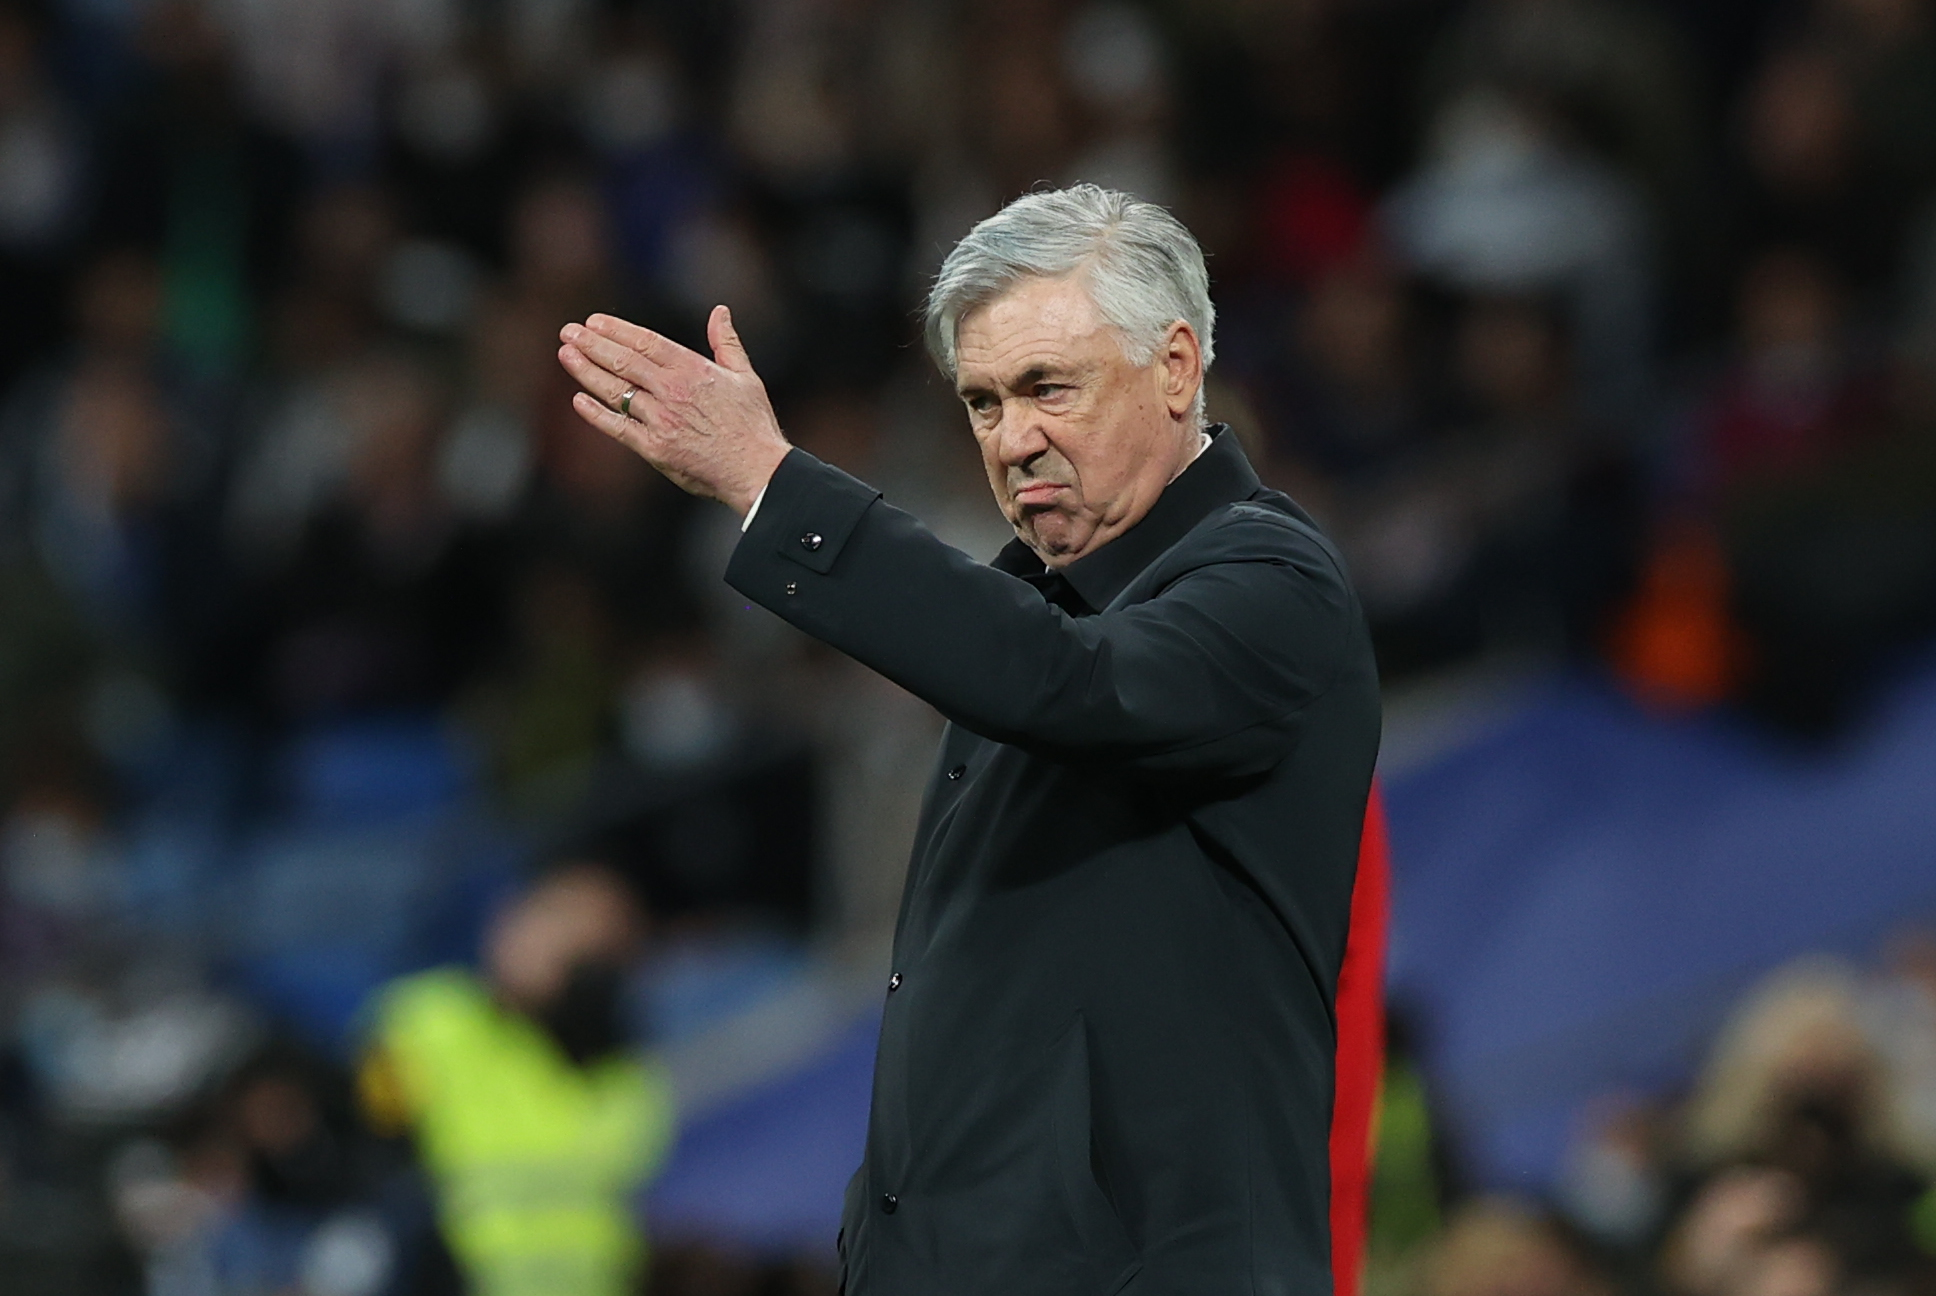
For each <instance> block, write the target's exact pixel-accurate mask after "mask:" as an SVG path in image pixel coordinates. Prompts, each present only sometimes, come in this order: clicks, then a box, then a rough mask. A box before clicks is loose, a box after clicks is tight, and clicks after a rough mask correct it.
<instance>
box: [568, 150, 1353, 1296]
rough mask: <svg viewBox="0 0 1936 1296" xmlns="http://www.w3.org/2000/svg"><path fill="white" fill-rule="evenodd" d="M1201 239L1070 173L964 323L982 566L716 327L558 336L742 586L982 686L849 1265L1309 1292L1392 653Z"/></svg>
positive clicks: (974, 266) (589, 404)
mask: <svg viewBox="0 0 1936 1296" xmlns="http://www.w3.org/2000/svg"><path fill="white" fill-rule="evenodd" d="M1213 318H1214V316H1213V310H1212V307H1211V304H1210V297H1209V280H1208V276H1207V274H1206V273H1205V270H1204V263H1203V257H1202V253H1201V252H1200V251H1199V250H1198V248H1197V245H1196V242H1195V240H1194V239H1192V238H1191V236H1190V234H1189V232H1188V231H1187V230H1185V229H1184V228H1183V227H1182V225H1180V224H1179V223H1177V221H1176V220H1175V219H1174V218H1172V217H1171V216H1170V215H1169V214H1168V213H1166V212H1164V211H1163V210H1162V209H1160V208H1157V207H1154V206H1151V205H1149V204H1147V203H1142V202H1137V201H1135V200H1133V199H1130V198H1127V197H1125V196H1123V195H1121V194H1115V193H1110V192H1107V191H1104V190H1101V189H1097V188H1094V187H1092V186H1078V187H1076V188H1073V189H1067V190H1062V191H1059V192H1049V193H1035V194H1031V195H1029V196H1027V197H1025V198H1022V199H1020V200H1018V201H1016V202H1014V203H1012V204H1011V205H1009V206H1008V207H1007V208H1005V209H1003V210H1002V211H1001V212H999V213H997V214H996V215H994V216H992V217H990V218H989V219H987V220H985V221H983V222H982V223H981V224H980V225H978V226H976V227H975V229H974V230H973V231H972V232H970V233H969V235H968V236H967V237H966V238H965V239H963V240H962V242H961V243H960V245H959V246H957V247H956V248H955V249H954V251H953V252H952V253H951V254H950V255H949V256H948V258H947V261H946V263H945V264H944V265H943V266H942V269H941V272H940V275H939V277H938V279H937V280H936V283H935V285H934V289H933V292H932V294H931V295H930V297H929V300H928V331H929V343H930V346H931V349H932V350H933V352H934V355H935V358H936V360H937V361H938V362H939V364H940V366H941V368H942V370H943V371H944V372H945V373H947V375H948V376H949V377H950V378H951V379H952V380H953V382H954V384H955V389H956V391H957V392H958V393H959V394H960V397H961V401H962V404H963V405H964V406H965V407H966V408H967V414H968V423H969V426H970V428H971V429H972V430H973V432H974V435H975V439H976V440H977V442H979V444H980V447H981V454H982V461H983V463H984V465H985V466H986V468H987V471H988V481H989V485H990V486H991V487H992V488H993V490H994V493H995V499H996V501H997V503H999V504H1000V506H1001V508H1002V511H1003V513H1004V514H1006V516H1007V517H1008V520H1009V521H1010V523H1012V524H1013V526H1014V528H1015V534H1016V540H1015V542H1014V543H1012V544H1010V545H1009V546H1008V547H1007V548H1005V549H1004V550H1003V551H1002V552H1001V554H1000V555H998V556H997V557H996V558H995V560H994V562H993V563H992V564H990V565H987V566H983V565H981V564H979V563H976V562H975V561H973V560H972V559H970V558H969V557H967V556H966V555H964V554H962V553H959V552H957V551H956V550H954V549H951V548H949V547H948V546H946V545H944V544H942V543H941V542H940V541H938V540H936V539H935V538H934V537H933V536H932V535H930V534H929V533H928V532H927V531H926V530H924V529H923V528H922V526H921V524H920V523H919V522H917V521H915V519H914V518H912V517H910V516H908V515H907V514H906V513H903V512H901V511H899V510H897V509H895V508H893V507H892V506H890V505H889V504H887V503H886V502H885V501H883V500H882V498H881V496H880V494H879V492H877V491H874V490H872V489H871V488H869V487H867V486H866V485H864V484H862V483H861V482H858V481H856V480H854V479H853V478H852V477H849V476H848V475H846V474H845V473H843V472H840V471H839V470H837V469H835V468H832V467H830V466H828V465H826V464H824V463H821V462H819V461H817V460H815V459H814V458H812V457H811V456H809V455H807V454H805V453H803V452H801V451H799V450H796V449H792V448H790V447H789V446H788V444H787V442H786V439H785V438H784V437H783V436H782V435H781V432H780V428H779V426H778V424H777V422H776V421H775V418H774V415H773V412H772V410H771V408H770V406H769V405H768V403H767V399H766V395H765V392H764V390H763V388H762V387H761V384H760V381H759V378H758V377H757V376H756V375H755V373H754V371H753V368H752V365H751V364H750V363H749V362H748V360H747V356H746V353H745V351H744V349H743V348H742V347H741V345H740V342H739V339H738V337H737V335H736V334H735V333H734V331H733V327H732V320H731V317H730V315H729V314H728V312H727V311H726V310H725V309H724V308H723V307H722V308H717V309H715V311H714V313H713V316H712V319H711V322H710V327H709V334H710V341H711V343H712V348H713V354H714V358H713V360H712V361H711V362H708V361H707V360H705V359H704V358H703V357H701V356H698V355H696V354H694V353H693V352H690V351H687V350H685V349H683V348H681V347H678V346H675V345H674V344H672V343H670V342H668V341H667V340H666V339H664V338H662V337H659V336H658V335H656V334H653V333H650V332H648V331H646V330H644V329H641V328H637V327H634V326H633V325H630V324H626V323H623V322H622V321H619V320H615V319H610V318H607V317H602V316H594V317H593V318H592V319H590V320H589V321H587V322H586V323H585V324H584V325H582V326H581V325H571V326H568V327H566V328H565V330H564V332H563V341H564V346H563V347H562V349H561V351H560V359H561V360H562V361H563V363H564V365H565V366H566V368H567V369H569V370H570V372H571V373H572V375H573V376H574V377H575V378H576V379H577V380H578V382H579V383H580V384H581V385H582V386H583V387H584V388H585V393H584V394H581V395H579V396H577V397H575V398H574V400H575V404H576V408H577V410H578V412H579V414H580V415H582V416H583V417H584V418H585V420H586V421H587V422H589V423H591V424H592V425H593V426H594V427H597V428H599V429H601V430H602V431H604V432H606V433H607V434H608V435H611V436H614V437H617V438H618V439H620V440H621V441H623V442H624V443H625V444H626V445H628V446H631V447H632V448H633V449H634V450H636V451H637V452H638V453H639V454H641V455H642V456H644V457H645V459H646V460H647V461H649V462H650V463H651V464H652V465H653V466H654V467H656V468H657V469H659V471H661V472H663V473H665V474H666V475H667V476H669V477H671V478H672V479H673V480H674V481H676V482H678V483H679V484H680V485H682V486H684V487H685V488H686V489H688V490H691V491H695V492H698V493H700V494H704V495H710V496H712V497H714V498H716V499H719V500H722V501H724V502H725V503H726V504H727V505H729V506H730V507H732V508H734V509H735V510H737V511H738V512H739V513H740V514H741V515H743V516H744V517H745V519H746V522H745V526H744V532H745V534H744V536H743V537H742V538H741V540H740V542H739V545H738V547H737V548H736V550H735V552H734V554H733V558H732V562H731V564H730V566H729V567H728V569H727V573H726V579H727V581H728V582H729V583H731V584H732V586H733V587H734V588H735V589H737V590H739V591H740V592H742V593H743V594H745V595H746V596H747V597H748V598H749V599H752V600H753V601H755V602H758V603H760V604H762V605H763V606H765V607H768V608H770V609H772V610H773V611H774V612H776V613H778V614H779V615H780V616H782V617H784V618H786V619H787V620H788V621H790V622H792V623H793V624H794V625H796V626H798V627H800V628H801V629H802V630H804V631H806V632H807V633H809V634H811V635H814V636H816V637H818V638H820V639H822V640H824V641H826V642H827V643H829V644H831V645H833V646H834V647H836V648H839V649H840V650H842V651H843V652H846V653H848V654H850V655H852V656H853V657H855V658H856V659H858V660H859V661H861V662H864V663H866V664H867V665H868V666H871V667H873V668H874V669H875V670H878V671H880V672H881V673H882V674H884V675H886V676H887V677H888V678H889V679H892V680H894V681H895V682H896V683H898V684H900V685H901V686H902V687H904V688H906V689H908V690H910V691H911V692H913V693H915V694H917V695H919V696H921V697H923V698H925V699H927V700H928V701H929V702H930V703H932V704H933V705H934V706H935V707H936V708H937V709H938V710H940V711H941V713H942V714H943V715H944V716H946V717H947V718H948V720H949V721H950V724H949V727H948V730H947V732H946V734H945V736H944V738H943V740H942V746H941V753H940V757H939V759H938V760H937V762H936V764H935V773H934V777H933V781H932V783H931V785H930V788H929V791H928V795H927V800H926V804H925V806H924V808H923V811H922V816H921V822H920V827H919V830H918V833H917V836H916V840H915V843H914V851H913V857H912V860H911V862H910V865H909V871H908V879H907V887H906V894H905V897H904V899H903V902H902V907H901V916H900V924H899V929H898V931H897V933H896V936H895V945H894V972H893V975H892V976H891V977H890V978H889V980H888V983H887V990H888V993H887V998H886V1008H885V1012H884V1015H883V1020H882V1024H881V1039H880V1054H879V1060H878V1062H877V1064H876V1069H875V1077H874V1100H873V1114H872V1117H871V1122H870V1126H869V1132H868V1140H867V1151H866V1158H865V1161H864V1163H863V1164H862V1166H861V1168H860V1170H859V1172H858V1173H856V1174H855V1176H854V1179H853V1182H852V1184H851V1186H850V1187H849V1189H848V1193H847V1202H846V1210H845V1216H844V1222H843V1227H842V1230H841V1259H842V1267H843V1270H844V1280H845V1290H846V1291H847V1292H848V1293H849V1294H850V1296H951V1294H953V1293H962V1294H964V1296H966V1294H969V1293H974V1294H976V1296H1032V1294H1035V1293H1039V1294H1040V1296H1113V1294H1115V1293H1139V1294H1141V1293H1149V1294H1154V1293H1159V1292H1161V1293H1177V1294H1178V1296H1181V1294H1183V1293H1226V1292H1228V1293H1236V1292H1243V1293H1247V1294H1250V1296H1262V1294H1265V1293H1282V1294H1284V1296H1291V1294H1293V1293H1294V1294H1296V1296H1313V1294H1315V1293H1324V1292H1329V1291H1330V1290H1331V1278H1330V1275H1329V1272H1328V1264H1327V1251H1328V1242H1327V1221H1326V1212H1327V1202H1328V1199H1329V1190H1330V1184H1329V1166H1328V1162H1327V1155H1326V1151H1327V1137H1328V1123H1329V1121H1330V1118H1331V1107H1332V1086H1333V1074H1334V1072H1333V1067H1334V1051H1335V1048H1336V1038H1335V1033H1334V1031H1335V1026H1334V1004H1335V996H1336V993H1337V983H1338V976H1339V967H1340V963H1341V961H1342V959H1343V956H1344V949H1345V944H1346V929H1347V925H1348V922H1349V915H1350V911H1351V898H1352V887H1353V878H1354V869H1355V866H1356V860H1357V855H1358V846H1359V836H1360V830H1361V826H1362V824H1363V821H1364V814H1365V803H1366V796H1367V789H1368V787H1369V784H1370V780H1371V774H1372V764H1373V760H1374V758H1375V756H1376V752H1377V746H1378V730H1379V710H1378V691H1377V679H1376V675H1375V671H1374V668H1373V664H1372V656H1371V651H1370V647H1369V644H1368V641H1367V637H1366V632H1365V628H1364V623H1363V618H1362V615H1361V614H1360V611H1359V607H1358V602H1357V599H1356V597H1355V596H1354V595H1353V593H1352V590H1351V586H1350V584H1349V583H1348V582H1347V580H1346V578H1345V575H1344V571H1343V567H1342V565H1341V563H1340V562H1339V559H1338V556H1337V553H1336V551H1335V550H1334V549H1333V548H1332V546H1331V544H1330V542H1329V541H1327V540H1326V539H1325V538H1324V537H1323V536H1322V535H1320V534H1319V533H1318V531H1317V529H1316V527H1315V526H1314V525H1313V524H1312V522H1311V519H1310V518H1309V517H1307V516H1306V515H1305V514H1304V513H1303V511H1302V510H1300V509H1299V508H1298V507H1297V505H1295V504H1294V503H1292V502H1291V501H1290V500H1289V499H1288V498H1286V497H1285V496H1284V495H1281V494H1279V493H1278V492H1276V491H1272V490H1268V489H1266V488H1264V487H1263V486H1261V485H1260V484H1259V482H1258V479H1257V476H1256V474H1255V473H1254V472H1253V471H1252V470H1251V467H1250V464H1249V463H1248V462H1247V461H1246V459H1245V457H1244V453H1243V451H1242V450H1241V449H1240V448H1239V446H1238V444H1237V440H1236V438H1235V436H1234V435H1232V434H1231V432H1230V431H1229V430H1228V429H1226V428H1222V427H1215V426H1212V427H1206V426H1205V425H1204V421H1203V379H1204V371H1205V369H1206V368H1207V366H1208V365H1209V363H1210V359H1211V351H1212V340H1211V338H1212V334H1211V329H1212V323H1213Z"/></svg>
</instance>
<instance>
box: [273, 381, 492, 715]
mask: <svg viewBox="0 0 1936 1296" xmlns="http://www.w3.org/2000/svg"><path fill="white" fill-rule="evenodd" d="M332 388H333V390H331V392H330V400H331V405H332V407H333V408H332V413H333V416H334V417H335V418H336V419H338V420H340V423H341V426H342V428H343V432H344V436H345V439H346V440H347V441H348V448H347V450H346V452H345V453H344V456H343V457H344V460H345V462H344V468H343V472H344V480H343V481H342V483H341V486H340V488H338V489H337V490H336V491H332V492H330V493H328V494H325V495H324V496H323V497H322V498H321V499H320V500H319V501H318V503H317V505H316V511H315V512H314V513H313V514H312V515H311V516H310V517H309V518H308V519H307V520H306V521H303V520H301V519H297V520H296V521H297V524H298V526H297V529H296V531H295V534H294V536H293V537H292V542H293V548H292V550H291V551H290V552H289V554H288V555H287V557H286V558H284V559H283V560H282V561H281V562H279V563H276V564H275V565H273V566H271V567H269V568H268V569H267V570H266V571H263V572H261V573H260V574H259V575H258V577H257V580H258V581H259V582H260V591H261V592H260V593H259V594H258V595H257V599H258V607H259V608H260V615H261V616H262V625H261V627H260V629H259V630H258V631H257V632H256V642H257V646H256V647H255V649H254V651H253V654H252V656H253V662H252V664H251V668H250V673H251V675H252V676H253V679H252V680H251V681H250V683H251V685H252V687H253V689H254V690H256V693H255V696H257V697H259V698H261V699H262V702H263V703H264V704H266V712H267V714H269V715H271V716H275V717H279V718H281V719H282V720H285V721H294V722H314V721H319V720H328V719H334V718H340V717H343V716H347V715H357V714H367V713H371V712H378V711H399V710H401V711H428V710H432V709H435V708H437V707H439V706H441V705H442V704H443V703H444V702H446V701H447V700H449V699H450V698H451V697H452V696H454V695H455V693H456V692H457V691H458V690H459V689H461V688H462V687H463V686H464V684H465V683H466V682H467V681H468V680H469V679H471V678H472V677H473V676H474V674H475V672H476V671H477V670H478V669H480V667H481V666H482V665H483V664H484V663H485V662H487V661H488V660H489V659H490V656H491V654H492V653H493V652H494V651H495V645H496V644H497V643H498V642H499V638H500V633H501V631H500V627H501V624H502V623H501V620H500V617H501V607H502V598H501V596H500V593H499V589H500V582H501V579H502V564H501V560H500V557H499V549H498V547H497V545H496V543H495V541H494V538H493V536H494V533H493V532H492V531H490V530H489V529H488V528H482V527H479V526H476V525H473V524H471V523H469V522H468V521H467V520H466V519H464V518H463V517H461V516H458V515H456V514H455V513H454V512H453V510H452V509H451V507H450V504H449V502H448V500H446V499H445V498H444V496H443V495H442V494H441V492H440V491H439V485H438V481H437V474H436V466H437V451H438V446H439V442H440V438H441V435H442V433H443V430H444V418H445V415H446V402H447V399H448V398H447V396H446V393H445V391H444V389H443V387H442V385H441V384H440V383H439V382H438V380H437V379H436V377H435V375H434V374H433V373H431V372H430V371H429V370H428V369H426V368H425V367H424V366H423V365H422V364H420V363H418V362H416V361H415V360H413V359H412V358H411V357H410V356H409V355H408V354H407V353H403V354H398V353H389V354H372V355H370V356H368V357H365V358H363V359H360V360H358V361H357V362H356V363H354V364H352V365H350V366H348V367H347V368H346V369H345V370H344V371H343V372H342V373H341V375H340V376H339V377H338V379H337V381H336V382H334V383H333V384H332Z"/></svg>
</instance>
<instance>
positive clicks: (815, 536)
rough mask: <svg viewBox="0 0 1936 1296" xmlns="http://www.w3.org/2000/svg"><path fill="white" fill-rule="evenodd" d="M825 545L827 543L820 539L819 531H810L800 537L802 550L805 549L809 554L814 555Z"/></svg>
mask: <svg viewBox="0 0 1936 1296" xmlns="http://www.w3.org/2000/svg"><path fill="white" fill-rule="evenodd" d="M825 543H826V541H824V540H822V539H821V538H820V533H819V532H818V531H809V532H807V533H806V534H805V535H803V536H801V537H800V547H801V548H802V549H805V550H806V551H807V552H808V553H812V552H813V551H814V550H816V549H818V548H819V547H820V546H821V545H823V544H825Z"/></svg>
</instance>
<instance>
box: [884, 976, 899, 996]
mask: <svg viewBox="0 0 1936 1296" xmlns="http://www.w3.org/2000/svg"><path fill="white" fill-rule="evenodd" d="M900 988H901V974H900V973H899V972H896V973H895V974H894V975H893V976H891V977H889V978H888V979H887V992H888V993H889V994H893V993H894V992H895V991H896V990H899V989H900Z"/></svg>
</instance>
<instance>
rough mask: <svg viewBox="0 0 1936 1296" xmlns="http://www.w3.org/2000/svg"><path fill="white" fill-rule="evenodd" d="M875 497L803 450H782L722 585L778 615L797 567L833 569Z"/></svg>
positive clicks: (795, 582)
mask: <svg viewBox="0 0 1936 1296" xmlns="http://www.w3.org/2000/svg"><path fill="white" fill-rule="evenodd" d="M880 497H881V493H880V492H879V491H877V490H875V489H874V488H873V487H872V486H869V485H867V484H866V483H865V482H861V481H856V480H855V479H854V478H852V477H849V476H848V475H847V474H846V473H844V472H842V471H840V469H838V468H835V467H833V466H832V465H831V464H825V463H822V462H821V461H820V460H818V459H816V458H814V457H813V456H812V455H810V454H808V453H807V452H806V451H804V450H801V449H798V448H795V449H793V450H790V451H788V452H787V457H786V458H785V459H782V460H781V461H780V466H779V467H778V468H777V469H775V470H774V472H773V476H772V478H771V479H770V480H768V482H767V483H766V490H765V492H764V494H763V495H762V496H761V498H760V507H759V509H758V511H757V512H755V513H754V514H753V518H752V522H751V524H750V525H749V526H748V527H747V528H746V532H745V534H743V535H742V536H740V539H739V543H738V544H737V545H735V546H734V547H733V557H732V561H731V562H729V563H727V565H726V583H727V584H728V585H731V586H732V587H733V588H734V589H736V590H738V591H739V592H740V593H742V594H744V595H746V596H747V597H748V598H750V599H752V600H753V601H754V602H756V603H759V604H762V605H764V606H766V607H769V608H772V609H773V610H775V611H782V612H783V611H784V609H785V603H786V600H787V598H788V596H790V595H792V594H795V593H797V592H798V590H799V577H800V573H801V571H802V569H804V570H805V571H808V572H812V573H814V574H816V575H820V576H825V575H826V574H828V573H829V572H831V571H832V570H833V567H834V563H835V562H837V561H838V560H839V558H840V551H841V550H842V549H844V548H845V547H846V545H847V541H848V539H849V538H850V537H851V536H852V535H853V533H854V528H855V527H856V526H858V525H859V524H860V519H861V516H862V515H863V514H865V513H866V512H867V510H868V509H870V508H872V507H873V506H874V501H875V500H877V499H879V498H880Z"/></svg>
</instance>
